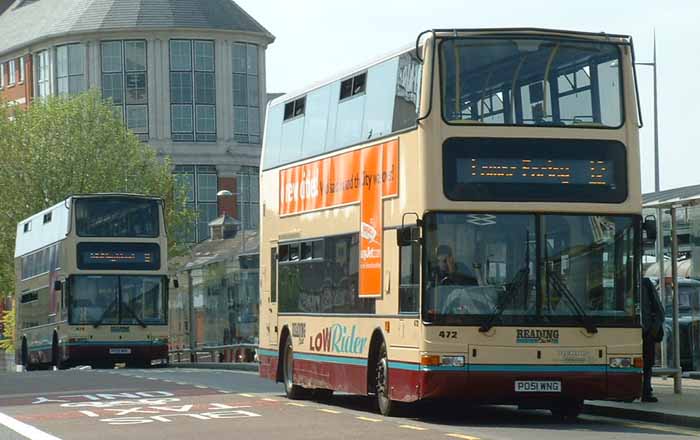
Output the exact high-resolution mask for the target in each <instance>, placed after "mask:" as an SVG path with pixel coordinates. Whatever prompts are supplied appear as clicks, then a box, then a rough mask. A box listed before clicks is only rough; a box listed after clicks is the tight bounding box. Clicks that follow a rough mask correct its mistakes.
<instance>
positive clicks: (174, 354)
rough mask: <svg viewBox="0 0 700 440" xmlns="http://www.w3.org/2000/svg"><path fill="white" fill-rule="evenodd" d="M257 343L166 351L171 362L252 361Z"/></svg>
mask: <svg viewBox="0 0 700 440" xmlns="http://www.w3.org/2000/svg"><path fill="white" fill-rule="evenodd" d="M257 349H258V345H257V344H230V345H205V346H202V347H196V348H181V349H176V350H170V351H169V352H168V355H169V360H170V362H171V363H182V362H194V363H196V362H254V360H255V352H256V351H257Z"/></svg>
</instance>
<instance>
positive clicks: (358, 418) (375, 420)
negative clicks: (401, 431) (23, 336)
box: [355, 416, 382, 423]
mask: <svg viewBox="0 0 700 440" xmlns="http://www.w3.org/2000/svg"><path fill="white" fill-rule="evenodd" d="M355 418H356V419H357V420H362V421H364V422H375V423H376V422H381V421H382V419H373V418H372V417H363V416H360V417H355Z"/></svg>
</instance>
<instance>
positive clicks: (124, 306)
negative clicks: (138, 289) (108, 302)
mask: <svg viewBox="0 0 700 440" xmlns="http://www.w3.org/2000/svg"><path fill="white" fill-rule="evenodd" d="M122 307H123V308H124V309H126V311H127V312H129V314H130V315H131V316H133V317H134V319H135V320H136V322H138V323H139V325H140V326H141V327H143V328H146V327H147V326H146V324H144V322H143V321H141V318H139V317H138V315H136V313H134V311H133V310H132V309H131V307H129V306H128V305H127V304H126V303H124V302H122Z"/></svg>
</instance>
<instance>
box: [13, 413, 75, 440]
mask: <svg viewBox="0 0 700 440" xmlns="http://www.w3.org/2000/svg"><path fill="white" fill-rule="evenodd" d="M0 424H1V425H3V426H6V427H8V428H10V429H11V430H13V431H15V432H16V433H17V434H20V435H23V436H25V437H27V438H28V439H29V440H61V439H60V438H58V437H56V436H53V435H51V434H48V433H46V432H44V431H42V430H40V429H37V428H35V427H33V426H31V425H27V424H26V423H22V422H20V421H19V420H17V419H14V418H12V417H10V416H8V415H7V414H3V413H0Z"/></svg>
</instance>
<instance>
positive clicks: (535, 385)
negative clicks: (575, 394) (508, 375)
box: [515, 380, 561, 393]
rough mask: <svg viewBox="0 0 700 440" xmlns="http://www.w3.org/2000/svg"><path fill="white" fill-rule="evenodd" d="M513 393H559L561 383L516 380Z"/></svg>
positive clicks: (556, 381) (554, 381) (555, 381)
mask: <svg viewBox="0 0 700 440" xmlns="http://www.w3.org/2000/svg"><path fill="white" fill-rule="evenodd" d="M515 391H516V392H518V393H561V381H558V380H516V381H515Z"/></svg>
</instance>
